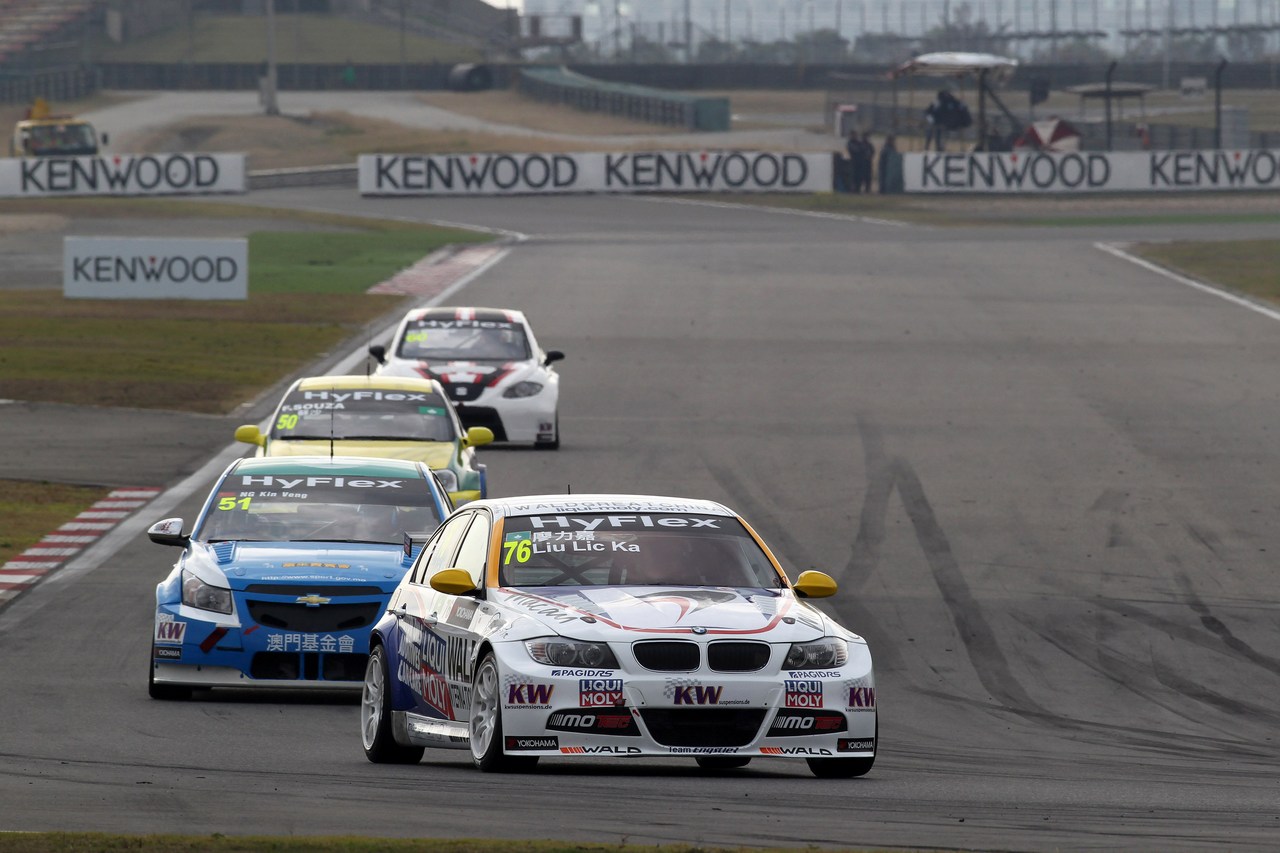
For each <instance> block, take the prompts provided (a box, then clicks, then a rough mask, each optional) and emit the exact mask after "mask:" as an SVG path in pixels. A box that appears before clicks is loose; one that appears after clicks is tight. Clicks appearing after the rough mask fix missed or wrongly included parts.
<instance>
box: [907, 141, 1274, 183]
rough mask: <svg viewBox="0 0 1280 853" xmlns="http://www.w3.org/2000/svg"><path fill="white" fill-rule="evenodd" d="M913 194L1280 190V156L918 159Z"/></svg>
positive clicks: (911, 163)
mask: <svg viewBox="0 0 1280 853" xmlns="http://www.w3.org/2000/svg"><path fill="white" fill-rule="evenodd" d="M902 162H903V176H904V179H905V180H904V183H905V189H906V191H907V192H909V193H1096V192H1171V191H1178V192H1187V191H1195V190H1205V191H1209V190H1212V191H1219V190H1262V189H1278V188H1280V150H1270V149H1265V148H1263V149H1250V150H1206V151H1119V152H1105V151H1073V152H1067V153H1062V152H1042V151H1012V152H1003V153H995V152H976V153H967V154H966V153H954V154H953V153H947V152H942V153H937V152H924V153H920V152H915V153H909V154H904V155H902Z"/></svg>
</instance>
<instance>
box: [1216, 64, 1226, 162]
mask: <svg viewBox="0 0 1280 853" xmlns="http://www.w3.org/2000/svg"><path fill="white" fill-rule="evenodd" d="M1226 70H1227V60H1226V57H1223V59H1222V61H1221V62H1219V63H1218V67H1217V68H1216V69H1215V70H1214V72H1213V147H1214V148H1217V149H1220V148H1222V72H1223V71H1226Z"/></svg>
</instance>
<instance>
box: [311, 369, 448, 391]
mask: <svg viewBox="0 0 1280 853" xmlns="http://www.w3.org/2000/svg"><path fill="white" fill-rule="evenodd" d="M294 388H295V389H296V390H299V391H313V390H325V391H331V390H337V391H352V390H363V389H366V388H367V389H376V390H380V391H416V392H420V393H421V392H428V393H432V394H441V395H443V394H444V388H443V387H441V385H440V383H439V382H437V381H436V380H434V379H423V378H420V377H417V376H383V375H381V374H379V375H376V376H358V375H357V376H307V377H305V378H303V379H299V380H298V381H297V382H296V383H294Z"/></svg>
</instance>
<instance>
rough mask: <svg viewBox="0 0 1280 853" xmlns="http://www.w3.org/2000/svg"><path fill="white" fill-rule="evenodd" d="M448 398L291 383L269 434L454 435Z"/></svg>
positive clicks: (409, 437)
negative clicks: (312, 387) (302, 386)
mask: <svg viewBox="0 0 1280 853" xmlns="http://www.w3.org/2000/svg"><path fill="white" fill-rule="evenodd" d="M449 405H450V403H449V402H448V401H447V400H445V399H444V398H442V397H441V396H440V395H438V394H431V393H427V394H424V393H419V392H413V391H390V390H376V389H372V390H339V389H323V388H321V389H312V390H305V391H304V390H302V389H297V388H295V389H294V390H293V391H291V392H289V395H288V396H287V397H285V399H284V402H283V403H281V404H280V411H279V412H277V413H276V419H275V422H274V423H273V424H272V425H271V437H272V438H273V439H286V440H288V439H294V440H303V439H324V440H326V441H328V440H329V439H330V438H332V439H333V440H335V441H342V440H356V439H360V440H365V441H378V440H400V441H453V440H454V439H455V438H456V437H457V431H456V430H455V428H454V424H453V419H452V418H451V417H450V416H449Z"/></svg>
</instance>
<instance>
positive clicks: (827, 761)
mask: <svg viewBox="0 0 1280 853" xmlns="http://www.w3.org/2000/svg"><path fill="white" fill-rule="evenodd" d="M879 748H880V718H879V717H877V718H876V749H877V750H878V749H879ZM805 761H807V762H809V770H810V772H812V773H813V775H814V776H817V777H818V778H819V779H852V778H854V777H855V776H866V775H867V774H868V773H870V772H871V765H873V764H875V763H876V757H875V756H874V755H873V756H871V757H870V758H806V759H805Z"/></svg>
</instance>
